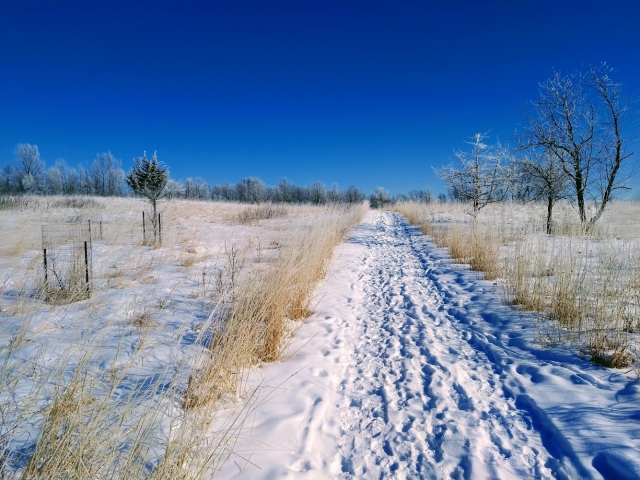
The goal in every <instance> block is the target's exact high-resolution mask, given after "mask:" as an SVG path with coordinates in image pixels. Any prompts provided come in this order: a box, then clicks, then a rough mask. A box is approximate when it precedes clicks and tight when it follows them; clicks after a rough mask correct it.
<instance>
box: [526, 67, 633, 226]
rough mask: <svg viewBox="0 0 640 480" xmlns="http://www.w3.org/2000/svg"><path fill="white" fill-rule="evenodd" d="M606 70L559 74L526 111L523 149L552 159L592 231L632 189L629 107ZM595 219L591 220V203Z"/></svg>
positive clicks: (543, 87) (555, 75)
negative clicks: (566, 179) (588, 206)
mask: <svg viewBox="0 0 640 480" xmlns="http://www.w3.org/2000/svg"><path fill="white" fill-rule="evenodd" d="M610 73H611V69H610V68H608V67H607V66H606V65H605V64H603V65H602V66H601V67H600V68H597V69H596V68H590V69H588V70H587V71H586V72H574V73H572V74H570V75H561V74H560V73H559V72H555V73H554V75H553V76H552V77H551V78H550V79H549V80H547V81H546V82H545V83H543V84H541V85H540V97H539V98H538V100H537V101H535V102H534V103H533V105H532V107H531V109H530V110H526V111H525V119H526V121H525V127H524V132H523V133H522V134H521V135H520V139H519V141H520V143H521V145H523V146H524V147H525V148H527V149H531V150H544V151H546V152H548V153H549V154H551V155H553V156H554V157H555V158H556V159H557V162H558V163H559V164H560V166H561V168H562V170H563V171H564V173H565V174H566V175H567V177H569V179H570V182H571V188H572V193H573V197H574V200H575V201H576V203H577V206H578V214H579V216H580V222H581V223H582V225H583V227H584V229H585V231H588V230H589V229H590V228H591V227H592V226H593V225H594V224H595V222H597V221H598V219H599V218H600V216H601V215H602V213H603V212H604V210H605V208H606V207H607V204H608V203H609V201H610V200H611V198H612V197H613V195H614V193H615V192H616V191H617V190H623V189H628V186H627V182H628V180H629V179H630V178H631V176H632V173H633V171H632V169H625V168H624V167H625V166H626V164H627V163H628V162H627V160H628V159H629V158H630V157H631V156H632V155H633V152H628V151H627V148H628V144H629V141H630V140H629V139H628V138H627V137H626V135H625V134H624V130H623V127H624V126H625V125H626V121H627V114H628V105H627V104H626V103H625V102H624V101H623V100H622V98H621V89H620V85H619V84H617V83H614V82H613V80H612V79H611V77H610ZM588 201H592V202H593V204H594V206H595V213H594V214H593V216H591V218H588V215H587V210H586V203H587V202H588Z"/></svg>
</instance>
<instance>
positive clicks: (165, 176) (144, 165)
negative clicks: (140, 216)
mask: <svg viewBox="0 0 640 480" xmlns="http://www.w3.org/2000/svg"><path fill="white" fill-rule="evenodd" d="M126 180H127V185H129V186H130V187H131V189H132V190H133V191H134V193H135V194H136V195H140V196H143V197H145V198H146V199H147V200H149V203H151V206H152V207H153V222H152V223H153V240H154V242H155V243H157V241H158V214H157V209H156V205H157V202H158V199H160V198H162V193H163V190H164V187H165V186H166V185H167V181H168V180H169V169H168V168H166V167H164V166H163V165H162V164H161V163H160V162H159V161H158V155H157V152H153V157H152V158H151V160H149V159H148V158H147V152H144V154H143V155H142V157H139V158H138V160H137V161H134V164H133V168H132V169H131V171H130V172H129V174H128V175H127V179H126Z"/></svg>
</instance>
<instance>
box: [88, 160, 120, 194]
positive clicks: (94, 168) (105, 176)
mask: <svg viewBox="0 0 640 480" xmlns="http://www.w3.org/2000/svg"><path fill="white" fill-rule="evenodd" d="M91 179H92V184H93V193H94V194H96V195H101V196H115V195H121V194H122V187H123V183H124V171H123V170H122V163H121V162H120V160H118V159H117V158H115V157H114V156H113V154H112V153H111V152H103V153H99V154H97V155H96V158H95V159H94V160H93V163H92V164H91Z"/></svg>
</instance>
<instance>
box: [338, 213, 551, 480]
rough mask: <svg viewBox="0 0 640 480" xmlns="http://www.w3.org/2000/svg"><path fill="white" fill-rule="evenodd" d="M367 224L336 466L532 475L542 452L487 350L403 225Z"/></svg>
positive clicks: (385, 219)
mask: <svg viewBox="0 0 640 480" xmlns="http://www.w3.org/2000/svg"><path fill="white" fill-rule="evenodd" d="M375 228H376V234H375V236H374V238H373V239H372V241H371V242H370V243H369V244H368V247H369V249H368V250H369V253H368V254H367V256H366V257H365V258H364V259H363V261H364V264H365V265H366V267H365V270H364V273H363V278H362V285H363V300H364V301H363V306H362V311H361V313H360V315H359V317H360V319H361V321H362V336H361V341H360V342H359V343H358V345H357V346H356V347H355V350H354V354H353V363H352V364H351V365H349V367H348V369H347V375H346V379H345V380H344V381H343V382H342V383H341V386H342V388H343V390H342V391H343V394H344V397H345V400H344V403H345V404H344V407H345V409H344V410H343V412H344V413H343V415H342V425H343V426H342V430H344V432H345V433H344V436H343V437H342V438H341V439H340V455H341V457H342V460H341V467H342V472H343V473H349V474H352V475H354V476H358V477H360V476H363V475H371V476H372V477H379V476H382V475H383V474H385V473H390V472H397V474H398V476H400V477H406V476H411V475H414V476H419V477H423V478H436V477H443V476H446V477H453V478H470V477H471V474H472V473H473V476H474V477H476V478H477V477H485V478H489V477H495V476H496V475H497V474H498V473H504V474H505V476H506V475H507V474H510V475H508V476H512V477H513V476H518V477H533V476H537V475H539V472H540V471H541V470H544V467H542V465H544V464H545V463H547V461H548V459H549V455H548V454H546V452H545V453H543V451H544V448H543V447H542V446H541V445H539V444H538V443H536V442H532V441H531V440H530V439H529V432H528V431H527V423H526V421H525V419H524V418H523V415H522V412H520V411H519V410H518V409H517V408H516V407H515V405H514V402H513V401H511V402H510V401H509V399H508V398H506V397H505V393H504V390H503V388H501V386H502V380H503V378H501V375H500V374H498V373H496V372H495V371H494V370H493V369H492V366H491V362H490V361H489V359H488V358H487V355H486V354H485V352H484V351H482V350H478V349H477V348H473V347H472V346H471V344H470V343H469V339H470V334H469V332H467V331H464V330H460V329H459V328H457V326H455V325H454V324H453V322H452V318H451V315H450V314H449V313H448V311H447V309H446V308H444V307H445V305H446V299H444V298H443V296H442V295H441V294H440V292H439V291H438V288H437V286H436V285H435V284H434V282H433V281H432V280H431V279H430V278H429V277H428V276H427V275H426V274H428V272H429V265H428V264H425V262H424V259H423V258H421V256H420V255H419V252H418V251H417V250H416V248H415V246H414V245H413V243H412V242H411V237H410V236H408V235H407V232H406V226H405V225H404V224H403V223H401V222H400V221H399V219H398V217H397V216H392V215H391V214H383V215H381V216H380V218H379V219H378V221H377V222H376V225H375ZM455 323H457V322H455ZM361 452H377V454H375V455H373V456H362V453H361ZM538 452H539V453H538ZM541 464H542V465H541Z"/></svg>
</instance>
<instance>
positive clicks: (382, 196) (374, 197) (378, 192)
mask: <svg viewBox="0 0 640 480" xmlns="http://www.w3.org/2000/svg"><path fill="white" fill-rule="evenodd" d="M390 203H391V196H390V195H389V191H388V190H386V189H385V188H384V187H376V189H375V190H374V192H373V193H372V194H371V195H369V205H370V206H371V208H384V207H385V206H386V205H388V204H390Z"/></svg>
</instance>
